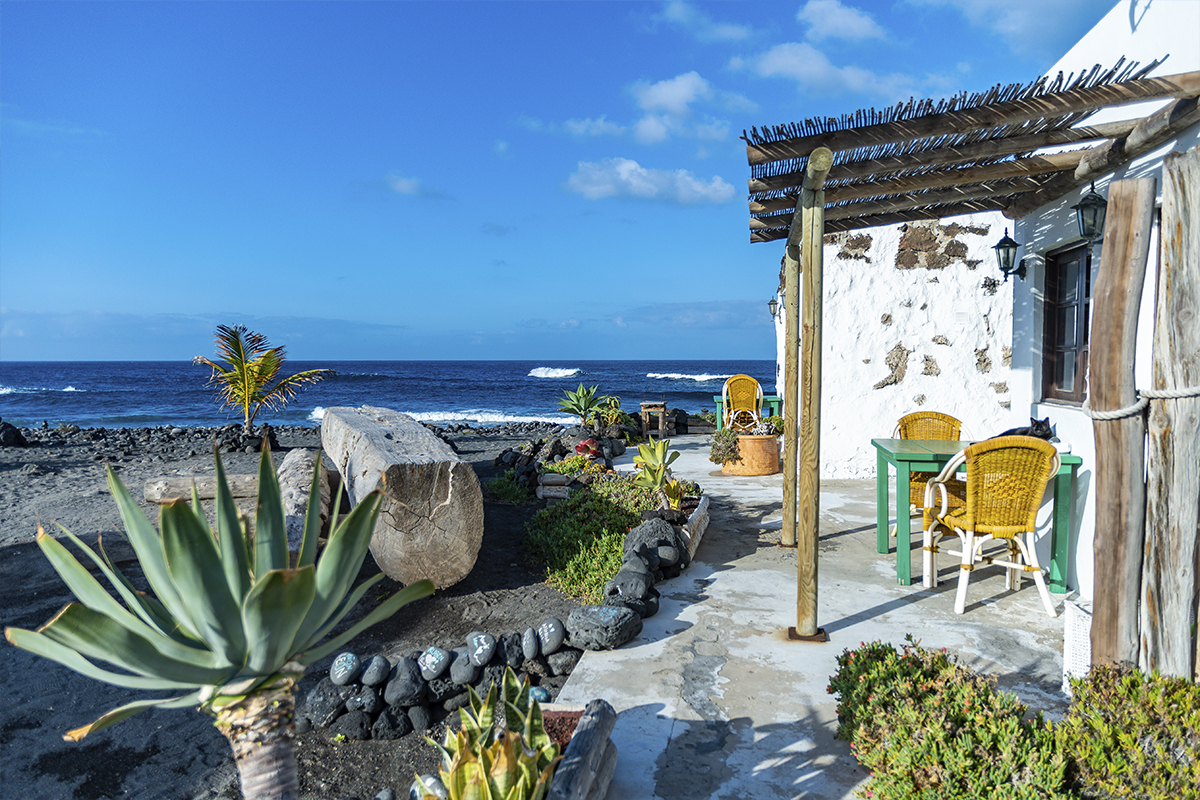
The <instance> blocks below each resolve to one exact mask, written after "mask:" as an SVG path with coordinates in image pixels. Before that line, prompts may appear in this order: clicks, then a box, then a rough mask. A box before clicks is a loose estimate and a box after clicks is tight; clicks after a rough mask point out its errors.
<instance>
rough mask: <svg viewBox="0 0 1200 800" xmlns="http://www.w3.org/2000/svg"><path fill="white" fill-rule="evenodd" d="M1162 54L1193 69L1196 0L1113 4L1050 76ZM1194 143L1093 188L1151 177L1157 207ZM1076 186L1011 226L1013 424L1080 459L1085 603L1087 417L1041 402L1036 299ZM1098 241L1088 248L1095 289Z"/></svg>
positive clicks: (1080, 576) (1198, 134)
mask: <svg viewBox="0 0 1200 800" xmlns="http://www.w3.org/2000/svg"><path fill="white" fill-rule="evenodd" d="M1166 55H1169V56H1170V57H1169V58H1168V59H1167V60H1166V62H1165V63H1164V64H1162V65H1161V66H1159V67H1158V68H1157V69H1156V70H1155V71H1154V73H1153V74H1156V75H1171V74H1176V73H1181V72H1190V71H1193V70H1197V69H1200V2H1197V0H1152V2H1148V1H1147V0H1121V2H1119V3H1117V4H1116V5H1115V6H1114V8H1113V10H1112V11H1111V12H1110V13H1109V14H1107V15H1106V16H1105V17H1104V19H1103V20H1101V21H1100V22H1099V23H1098V24H1097V25H1096V27H1095V28H1093V29H1092V31H1090V32H1089V33H1088V35H1087V36H1085V37H1084V38H1083V39H1082V40H1081V41H1080V42H1079V43H1078V44H1077V45H1076V46H1075V47H1073V48H1072V49H1071V50H1070V51H1069V52H1068V53H1067V54H1066V55H1065V56H1064V57H1063V58H1062V59H1061V60H1060V61H1059V62H1058V63H1057V64H1056V65H1055V66H1054V67H1053V68H1052V69H1051V70H1049V72H1048V74H1051V75H1052V74H1055V73H1057V72H1059V71H1062V72H1066V73H1071V72H1074V73H1079V72H1080V71H1082V70H1086V69H1090V68H1091V67H1092V66H1093V65H1094V64H1097V63H1099V64H1102V65H1104V66H1105V67H1107V66H1111V65H1112V64H1114V63H1116V60H1117V59H1118V58H1119V57H1120V56H1125V57H1126V59H1127V60H1130V61H1137V62H1140V63H1142V64H1147V63H1149V62H1151V61H1153V60H1154V59H1156V58H1162V57H1163V56H1166ZM1163 105H1164V102H1163V101H1155V102H1152V103H1140V104H1135V105H1128V106H1123V107H1120V108H1116V109H1111V110H1108V111H1105V112H1103V113H1102V114H1096V115H1094V116H1093V117H1091V118H1089V119H1088V120H1087V121H1086V123H1085V124H1087V123H1096V122H1108V121H1113V120H1122V119H1135V118H1139V117H1144V116H1146V115H1148V114H1150V113H1153V111H1154V110H1156V109H1157V108H1160V107H1161V106H1163ZM1198 141H1200V126H1193V127H1192V128H1190V129H1189V130H1188V131H1186V132H1185V133H1184V135H1183V136H1181V137H1179V138H1178V139H1176V140H1174V141H1172V142H1169V143H1167V144H1165V145H1163V146H1162V147H1160V148H1158V149H1157V150H1156V151H1154V152H1153V153H1150V154H1148V155H1145V156H1142V157H1140V158H1138V159H1136V160H1134V161H1133V162H1131V163H1130V164H1129V165H1127V166H1126V167H1123V168H1122V169H1120V170H1118V171H1117V172H1116V173H1115V174H1113V175H1112V176H1110V177H1108V178H1105V179H1103V180H1098V181H1096V190H1097V191H1098V192H1099V193H1100V194H1102V195H1104V196H1107V195H1108V185H1109V183H1110V182H1111V181H1112V180H1121V179H1123V178H1131V177H1145V176H1153V177H1155V178H1156V179H1157V181H1158V194H1159V202H1160V203H1161V193H1162V180H1161V173H1162V160H1163V157H1164V156H1165V155H1166V154H1167V153H1169V152H1172V151H1180V152H1182V151H1184V150H1187V149H1189V148H1191V147H1194V146H1196V144H1197V142H1198ZM1087 190H1088V189H1087V188H1086V187H1085V188H1083V189H1081V190H1079V191H1077V192H1075V193H1073V194H1071V195H1069V196H1067V197H1065V198H1063V199H1062V200H1060V201H1058V202H1057V203H1052V204H1049V205H1046V206H1043V207H1042V208H1039V209H1038V210H1037V211H1035V212H1034V213H1032V214H1029V215H1028V216H1026V217H1024V218H1023V219H1021V220H1019V221H1017V223H1016V225H1015V231H1016V232H1015V234H1014V236H1013V238H1014V239H1016V240H1017V241H1019V242H1022V243H1024V245H1025V246H1024V247H1023V248H1022V249H1021V250H1020V251H1019V252H1018V254H1017V255H1018V257H1019V258H1020V257H1024V256H1027V255H1028V256H1033V257H1034V258H1033V263H1034V268H1033V270H1032V273H1031V274H1030V276H1029V280H1027V281H1025V282H1023V283H1021V282H1018V283H1016V284H1014V295H1013V303H1014V310H1013V365H1012V376H1011V381H1012V420H1014V421H1013V423H1012V424H1014V425H1015V424H1019V422H1017V420H1021V419H1026V418H1028V417H1031V416H1033V417H1038V418H1041V417H1046V416H1048V417H1050V419H1051V420H1052V421H1053V422H1054V424H1055V430H1056V433H1057V435H1058V437H1059V439H1061V440H1063V441H1064V442H1068V443H1070V445H1071V448H1072V452H1073V453H1075V454H1076V455H1078V456H1080V457H1081V458H1082V459H1083V465H1082V467H1081V468H1080V473H1079V480H1078V482H1077V485H1076V488H1075V506H1074V513H1073V526H1072V527H1073V530H1072V534H1071V537H1072V546H1071V554H1072V563H1071V566H1070V569H1069V571H1068V576H1067V579H1068V584H1069V585H1071V586H1072V587H1075V588H1077V589H1078V591H1079V593H1080V595H1081V596H1082V597H1084V598H1087V599H1090V598H1091V597H1092V594H1093V585H1094V584H1093V554H1092V545H1093V541H1094V536H1095V514H1096V512H1095V492H1094V491H1093V483H1094V475H1095V472H1094V470H1095V463H1096V458H1095V440H1094V437H1093V426H1092V421H1091V419H1090V418H1088V417H1087V416H1086V415H1084V414H1083V413H1082V411H1080V410H1079V408H1078V407H1076V406H1071V405H1068V404H1062V403H1046V402H1041V378H1042V376H1041V356H1040V347H1039V343H1040V342H1041V340H1042V300H1043V290H1044V287H1045V275H1044V272H1043V270H1042V268H1041V267H1042V264H1043V261H1042V259H1043V258H1044V257H1045V255H1046V253H1048V252H1051V251H1054V250H1057V249H1059V248H1061V247H1064V246H1067V245H1070V244H1072V243H1073V242H1078V241H1080V239H1079V233H1078V227H1077V223H1076V222H1075V218H1074V216H1073V212H1072V211H1071V206H1072V205H1074V204H1076V203H1077V202H1079V198H1080V197H1081V196H1082V195H1083V194H1084V193H1086V192H1087ZM1157 248H1158V236H1157V231H1155V236H1154V239H1153V241H1152V242H1151V251H1150V264H1149V267H1148V269H1147V274H1146V282H1145V285H1144V286H1143V288H1142V305H1141V315H1140V317H1139V321H1138V348H1137V351H1138V356H1137V361H1136V363H1135V365H1134V374H1135V379H1136V385H1137V387H1138V388H1146V387H1149V385H1150V367H1151V361H1150V349H1151V341H1152V332H1153V304H1154V294H1155V288H1154V285H1155V281H1156V274H1155V263H1156V261H1157V258H1156V255H1155V254H1156V252H1157ZM1102 249H1103V244H1099V245H1097V246H1096V247H1095V248H1094V250H1093V252H1092V269H1093V273H1092V274H1093V285H1095V281H1094V276H1095V274H1096V273H1095V270H1096V268H1097V267H1098V266H1099V263H1100V256H1101V252H1102Z"/></svg>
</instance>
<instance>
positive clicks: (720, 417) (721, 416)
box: [715, 403, 725, 430]
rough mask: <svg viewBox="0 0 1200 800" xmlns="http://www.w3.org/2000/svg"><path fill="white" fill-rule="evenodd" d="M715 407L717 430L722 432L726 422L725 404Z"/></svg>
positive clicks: (718, 404) (717, 404)
mask: <svg viewBox="0 0 1200 800" xmlns="http://www.w3.org/2000/svg"><path fill="white" fill-rule="evenodd" d="M715 405H716V407H717V430H721V428H723V427H724V422H725V404H724V403H716V404H715Z"/></svg>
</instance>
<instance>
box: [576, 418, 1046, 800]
mask: <svg viewBox="0 0 1200 800" xmlns="http://www.w3.org/2000/svg"><path fill="white" fill-rule="evenodd" d="M709 441H710V437H708V436H702V435H690V436H679V437H676V438H675V439H673V440H672V449H673V450H678V451H680V453H681V454H682V455H681V457H680V458H679V459H678V460H677V461H676V462H675V464H674V465H672V471H673V472H674V473H675V475H676V476H677V477H680V478H684V479H687V480H693V481H696V482H697V483H699V484H700V485H701V486H702V487H703V489H704V491H705V492H706V493H707V494H709V495H710V496H711V497H712V503H713V505H712V509H711V513H712V520H711V523H710V525H709V527H708V530H707V531H706V532H705V534H704V538H703V540H702V541H701V543H700V546H699V549H698V550H697V552H696V557H695V561H694V562H693V563H692V565H691V567H689V568H688V570H687V571H685V572H684V573H683V574H682V575H680V576H679V577H678V578H675V579H672V580H670V581H665V582H663V583H661V584H658V586H657V588H658V589H659V591H660V592H661V593H662V599H661V606H660V610H659V612H658V614H657V615H655V616H654V617H652V618H650V619H648V620H646V621H645V626H644V629H643V631H642V633H641V635H640V636H638V637H637V638H636V639H635V640H634V641H632V642H630V643H628V644H626V645H625V646H624V647H622V648H620V649H619V650H616V651H612V652H588V653H586V654H585V655H584V657H583V659H582V660H581V661H580V662H579V665H578V666H577V667H576V668H575V670H574V671H573V672H572V673H571V677H570V680H569V681H568V682H567V684H566V686H565V687H564V688H563V690H562V692H561V693H560V694H559V697H558V704H562V705H569V704H577V705H581V706H582V705H584V704H586V703H587V702H588V701H590V700H593V699H595V698H604V699H605V700H607V701H608V702H610V703H612V705H613V706H614V707H615V708H616V710H617V712H618V713H617V723H616V727H615V729H614V730H613V734H612V739H613V742H614V743H615V744H616V746H617V750H618V753H619V756H618V764H617V773H616V776H615V777H614V779H613V782H612V785H611V786H610V788H609V792H608V798H609V799H610V800H652V798H660V800H699V799H700V798H818V799H822V800H824V799H825V798H829V799H831V800H832V799H833V798H852V797H856V796H858V795H857V794H856V788H857V787H860V786H861V785H862V784H863V783H864V782H865V781H866V779H867V777H868V775H867V772H866V770H864V769H863V768H862V767H860V766H859V765H858V762H857V761H856V760H855V759H854V758H853V756H852V755H851V754H850V748H849V744H848V743H847V742H844V741H841V740H838V739H835V738H834V733H835V731H836V728H837V714H836V705H837V698H836V696H834V695H831V694H829V693H828V692H827V691H826V687H827V685H828V681H829V677H830V676H831V675H832V674H833V673H834V671H835V670H836V668H837V664H836V657H837V655H838V654H840V653H841V652H842V651H844V650H846V649H849V648H854V647H857V646H858V645H859V643H860V642H866V641H873V640H876V639H880V640H883V641H887V642H894V643H896V644H900V643H903V641H904V637H905V634H912V635H913V636H914V637H915V638H917V639H920V640H921V642H922V644H924V645H925V646H929V647H946V648H948V649H949V650H950V651H951V652H952V653H955V654H957V655H958V657H959V659H960V661H962V663H964V664H966V665H967V666H970V667H972V668H974V669H977V670H979V671H983V672H988V673H991V674H995V675H997V677H998V680H999V685H1000V687H1001V688H1002V689H1005V690H1009V691H1015V692H1016V693H1017V695H1018V696H1019V697H1020V699H1021V700H1022V701H1023V702H1025V703H1026V704H1028V705H1029V706H1030V707H1032V708H1035V709H1043V710H1046V711H1048V712H1049V713H1050V714H1052V715H1055V716H1057V713H1058V712H1061V709H1062V707H1063V704H1064V702H1065V698H1063V696H1062V695H1061V693H1060V691H1059V687H1060V685H1061V682H1062V642H1063V621H1062V619H1063V618H1062V613H1061V612H1062V598H1061V597H1058V596H1055V602H1056V605H1057V607H1058V610H1059V616H1058V617H1057V618H1053V619H1052V618H1050V617H1049V616H1048V615H1046V613H1045V611H1044V610H1043V609H1042V607H1041V603H1040V600H1039V598H1038V594H1037V590H1036V589H1035V588H1034V587H1033V585H1032V582H1031V581H1026V582H1025V584H1024V586H1023V587H1022V589H1021V590H1020V591H1017V592H1006V591H1005V590H1004V579H1003V576H1002V574H1001V570H999V569H993V570H982V569H981V570H978V571H977V572H976V577H973V579H972V582H971V586H970V590H969V594H968V596H967V609H966V613H965V614H963V615H962V616H958V615H955V614H954V611H953V605H954V590H955V583H954V582H953V581H954V580H955V575H956V569H955V567H954V566H953V565H952V564H951V563H950V559H949V558H946V557H943V561H942V564H941V572H940V574H941V576H942V580H943V583H942V584H941V585H940V586H938V587H937V588H936V589H933V590H926V589H924V588H923V587H922V586H921V585H920V584H921V579H920V574H919V571H920V558H919V557H916V556H914V562H915V563H914V567H915V569H916V570H917V572H918V574H917V575H916V580H915V583H914V585H912V586H899V585H897V583H896V576H895V552H894V549H893V552H892V553H890V554H880V553H876V552H875V484H874V481H863V480H842V481H826V482H823V483H822V485H821V528H820V534H821V542H820V548H819V554H820V556H819V572H820V578H819V590H818V598H819V612H818V625H820V626H821V627H823V628H824V629H825V631H826V632H827V633H828V635H829V642H827V643H824V644H811V643H803V642H793V641H789V640H788V636H787V629H788V627H789V626H794V625H795V624H796V555H795V553H796V551H795V550H794V549H787V548H782V547H779V546H778V545H777V543H778V541H779V531H780V519H781V516H780V515H781V505H782V498H783V488H782V487H783V480H782V475H773V476H766V477H737V476H726V475H724V474H722V473H721V471H720V468H719V467H718V466H717V465H716V464H713V463H711V462H709V461H708V451H709ZM631 456H632V453H631V454H630V455H628V456H626V457H625V458H624V459H622V460H623V461H629V460H631ZM893 483H894V481H893ZM918 546H919V543H918ZM918 552H919V550H918Z"/></svg>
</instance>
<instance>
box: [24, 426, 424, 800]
mask: <svg viewBox="0 0 1200 800" xmlns="http://www.w3.org/2000/svg"><path fill="white" fill-rule="evenodd" d="M215 458H216V477H217V481H216V483H217V491H216V499H215V502H216V523H217V525H216V530H215V531H214V530H211V529H210V528H209V525H208V521H207V519H206V517H205V513H204V510H203V509H202V508H201V505H200V498H199V496H198V494H197V492H196V490H195V488H193V490H192V499H191V503H188V502H186V501H184V500H182V499H176V500H171V501H168V502H166V503H164V504H163V505H162V507H161V508H160V512H159V530H155V528H154V526H153V525H152V524H151V523H150V521H149V520H148V519H147V518H146V516H145V514H143V513H142V510H141V509H140V508H138V505H137V503H136V501H135V500H134V499H133V497H132V496H131V495H130V493H129V491H128V490H127V489H126V488H125V486H124V485H123V484H122V483H121V481H120V480H119V479H118V478H117V476H116V475H115V474H114V473H113V471H112V469H111V468H109V469H108V485H109V489H110V490H111V492H112V495H113V497H114V498H115V499H116V502H117V507H118V509H119V511H120V513H121V517H122V519H123V521H124V524H125V534H126V537H127V538H128V540H129V543H130V544H131V545H132V546H133V550H134V552H135V554H136V556H137V560H138V563H139V564H140V566H141V568H142V572H143V573H144V575H145V578H146V582H147V583H148V584H149V586H150V590H151V593H150V594H143V593H141V592H138V591H136V590H135V589H134V588H133V584H132V583H131V582H130V581H129V580H128V579H127V578H126V577H125V576H124V575H123V574H122V573H121V572H120V570H118V569H117V567H116V566H115V565H114V563H113V561H112V560H111V559H110V558H109V557H108V554H107V553H106V552H105V551H104V547H103V544H102V543H98V545H97V549H96V550H93V549H92V548H90V547H88V546H87V545H85V544H84V543H83V542H82V541H81V540H80V539H78V538H77V537H76V536H74V535H73V534H71V533H70V532H69V531H67V530H66V529H65V528H62V531H63V533H64V534H65V536H66V537H67V539H68V540H69V541H70V542H71V543H72V544H73V545H75V546H76V547H77V548H78V549H79V550H80V551H81V552H82V553H83V554H84V555H85V556H86V557H87V560H89V561H91V563H92V564H93V565H94V567H95V568H96V569H97V570H98V571H99V572H100V573H101V574H102V575H103V576H104V577H105V578H106V579H107V580H108V582H109V584H111V586H112V588H113V589H114V590H115V592H116V597H114V596H113V595H111V594H110V593H109V592H108V591H107V590H106V589H105V587H104V586H103V585H102V584H101V583H100V582H99V581H98V580H96V578H94V577H92V574H91V573H90V572H89V571H88V569H87V568H85V567H84V566H83V565H82V564H81V563H80V562H79V561H78V560H77V559H76V558H75V556H73V555H72V554H71V552H70V551H69V550H68V549H67V547H66V546H64V545H63V544H62V543H60V542H58V541H56V540H55V539H54V538H52V537H51V536H49V535H48V534H47V533H46V532H45V530H43V529H42V528H41V526H40V525H39V527H38V536H37V542H38V545H39V546H40V547H41V549H42V552H43V553H45V555H46V557H47V558H48V559H49V561H50V563H51V565H52V566H53V567H54V569H55V571H56V572H58V574H59V576H60V577H62V579H63V581H64V582H65V583H66V584H67V586H68V588H70V590H71V592H72V593H73V594H74V595H75V597H76V598H77V600H78V602H73V603H70V604H69V605H67V606H66V607H65V608H63V609H62V611H60V612H59V613H58V614H57V615H56V616H55V617H54V618H53V619H52V620H50V621H49V622H48V623H46V624H45V625H43V626H42V627H41V628H39V629H38V630H37V631H29V630H23V629H20V628H6V629H5V631H4V634H5V637H6V638H7V639H8V641H9V642H11V643H12V644H14V645H16V646H17V647H20V648H23V649H25V650H28V651H30V652H32V653H34V654H36V655H39V656H43V657H45V658H49V659H51V660H53V661H57V662H58V663H60V664H63V665H64V666H66V667H69V668H71V669H73V670H75V671H76V672H79V673H81V674H83V675H86V676H88V677H90V678H94V679H96V680H100V681H104V682H105V683H111V684H114V685H116V686H123V687H127V688H134V689H148V690H156V691H159V692H171V693H174V696H170V697H165V698H156V699H147V700H139V701H136V702H133V703H129V704H128V705H124V706H121V707H119V708H115V709H113V710H111V711H109V712H107V713H106V714H104V715H102V716H101V717H100V718H99V719H97V720H95V721H94V722H92V723H90V724H88V725H85V726H83V727H81V728H77V729H75V730H72V731H68V732H67V734H66V736H65V737H64V738H66V739H69V740H74V741H78V740H80V739H82V738H83V737H84V736H86V735H87V734H89V733H91V732H93V731H98V730H101V729H103V728H106V727H108V726H110V725H113V724H115V723H117V722H119V721H121V720H124V719H127V718H129V717H131V716H133V715H135V714H138V713H140V712H142V711H145V710H146V709H148V708H155V707H157V708H184V707H188V706H191V707H196V706H199V707H200V708H201V709H202V710H205V711H207V712H208V713H210V714H212V715H213V716H215V718H216V720H215V724H216V726H217V728H218V729H219V730H220V731H221V732H222V733H223V734H224V735H225V736H226V738H228V739H229V742H230V745H231V746H232V748H233V751H234V756H235V758H236V761H237V764H238V769H239V772H240V776H241V781H242V792H243V796H244V797H246V798H258V797H295V796H296V795H297V793H298V788H297V776H296V767H295V753H294V750H293V745H292V737H293V733H294V730H293V724H292V712H293V709H294V699H293V696H292V692H293V690H294V688H295V686H296V683H297V681H298V679H299V678H300V676H301V674H302V673H303V672H304V670H305V668H306V667H307V666H308V665H309V664H312V663H313V662H315V661H318V660H320V659H321V658H323V657H325V656H327V655H330V654H332V653H334V652H336V651H337V650H338V649H339V648H341V647H343V646H344V645H345V644H346V643H347V642H349V641H350V640H351V639H353V638H354V637H355V636H356V635H358V633H359V632H361V631H363V630H365V629H366V628H368V627H370V626H371V625H374V624H376V623H377V622H380V621H382V620H384V619H387V618H388V617H390V616H391V615H392V614H394V613H395V612H396V611H398V610H399V609H400V608H401V607H403V606H404V605H406V604H407V603H409V602H411V601H413V600H416V599H418V598H421V597H424V596H426V595H428V594H431V593H432V591H433V586H432V584H430V583H429V581H420V582H418V583H415V584H413V585H411V586H408V587H407V588H405V589H403V590H401V591H399V592H397V593H395V594H393V595H392V596H391V597H390V598H388V599H386V600H384V601H383V602H382V603H380V604H379V605H378V606H376V607H375V608H374V609H373V610H372V611H371V612H370V613H368V614H366V615H365V616H364V617H363V618H362V619H361V620H359V621H358V622H357V623H355V624H354V625H352V626H350V627H349V628H347V629H346V630H344V631H341V632H339V633H337V634H336V635H333V636H330V633H331V632H332V631H333V629H334V628H335V627H336V626H337V625H338V623H339V622H341V621H342V620H343V619H344V618H345V617H346V615H347V614H348V613H349V612H350V610H351V609H352V608H354V606H355V605H356V604H357V603H358V601H359V600H360V599H362V597H363V596H364V595H365V594H366V593H367V592H368V591H370V589H371V587H372V586H374V585H375V584H376V583H377V582H378V581H379V580H380V579H381V578H382V577H383V575H382V573H381V574H379V575H377V576H375V577H374V578H371V579H368V580H366V581H364V582H362V583H360V584H359V585H358V586H354V587H353V588H351V587H352V584H353V581H354V579H355V578H356V577H357V576H358V572H359V569H360V567H361V566H362V562H363V559H364V558H365V557H366V553H367V547H368V545H369V543H370V540H371V533H372V532H373V530H374V528H375V519H376V516H377V515H378V512H379V503H380V495H378V494H373V495H370V496H368V497H367V498H365V499H364V500H363V501H362V502H361V503H359V505H358V506H357V507H355V508H354V509H353V510H352V511H351V512H350V514H349V515H347V517H346V519H345V520H344V521H343V522H342V523H341V524H340V525H338V526H337V528H336V529H335V530H334V531H333V532H332V533H331V534H330V535H329V540H328V543H327V544H326V546H325V549H324V551H323V552H322V554H321V557H320V558H319V559H318V558H317V537H318V534H319V532H320V515H319V513H318V512H317V511H316V509H319V507H320V503H319V491H320V487H319V484H318V475H319V472H318V471H317V470H314V474H313V482H312V488H311V489H310V494H309V506H308V507H309V513H308V514H307V516H306V518H305V522H304V534H303V539H302V543H301V548H300V552H299V556H298V558H297V563H296V565H295V566H294V567H292V566H291V565H290V564H289V561H290V554H289V552H288V547H287V533H286V529H285V526H284V510H283V502H282V499H281V497H280V491H279V482H278V479H277V477H276V475H275V470H274V467H273V465H272V464H271V459H270V454H269V452H268V451H267V450H264V451H263V455H262V459H261V461H260V464H259V470H258V486H259V489H258V506H257V507H258V512H257V516H256V518H255V523H254V531H253V534H252V533H251V527H250V522H249V520H248V519H246V518H245V517H241V516H239V514H238V510H237V506H236V505H235V503H234V500H233V495H232V493H231V492H230V490H229V486H228V482H227V480H226V477H225V471H224V468H223V467H222V465H221V459H220V456H219V455H217V456H215ZM319 460H320V459H319V457H318V464H319ZM337 513H338V509H337V508H336V507H335V508H334V511H333V517H332V518H333V519H337ZM59 527H60V528H61V526H59ZM118 598H119V599H118ZM327 637H328V638H327ZM95 661H101V662H106V663H108V664H111V665H113V666H115V667H117V668H118V669H119V670H121V671H120V672H114V671H112V670H109V669H106V668H104V667H101V666H98V665H97V664H95V663H93V662H95Z"/></svg>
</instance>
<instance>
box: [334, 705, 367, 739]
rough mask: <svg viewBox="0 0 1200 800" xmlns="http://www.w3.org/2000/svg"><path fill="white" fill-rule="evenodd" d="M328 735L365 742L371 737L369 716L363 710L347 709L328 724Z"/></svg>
mask: <svg viewBox="0 0 1200 800" xmlns="http://www.w3.org/2000/svg"><path fill="white" fill-rule="evenodd" d="M329 735H330V736H338V735H341V736H345V737H346V738H347V739H350V740H351V741H354V742H365V741H366V740H367V739H370V738H371V716H370V715H369V714H367V712H365V711H347V712H346V713H345V714H343V715H342V716H340V717H338V718H337V719H336V720H334V723H333V724H332V725H330V726H329Z"/></svg>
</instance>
